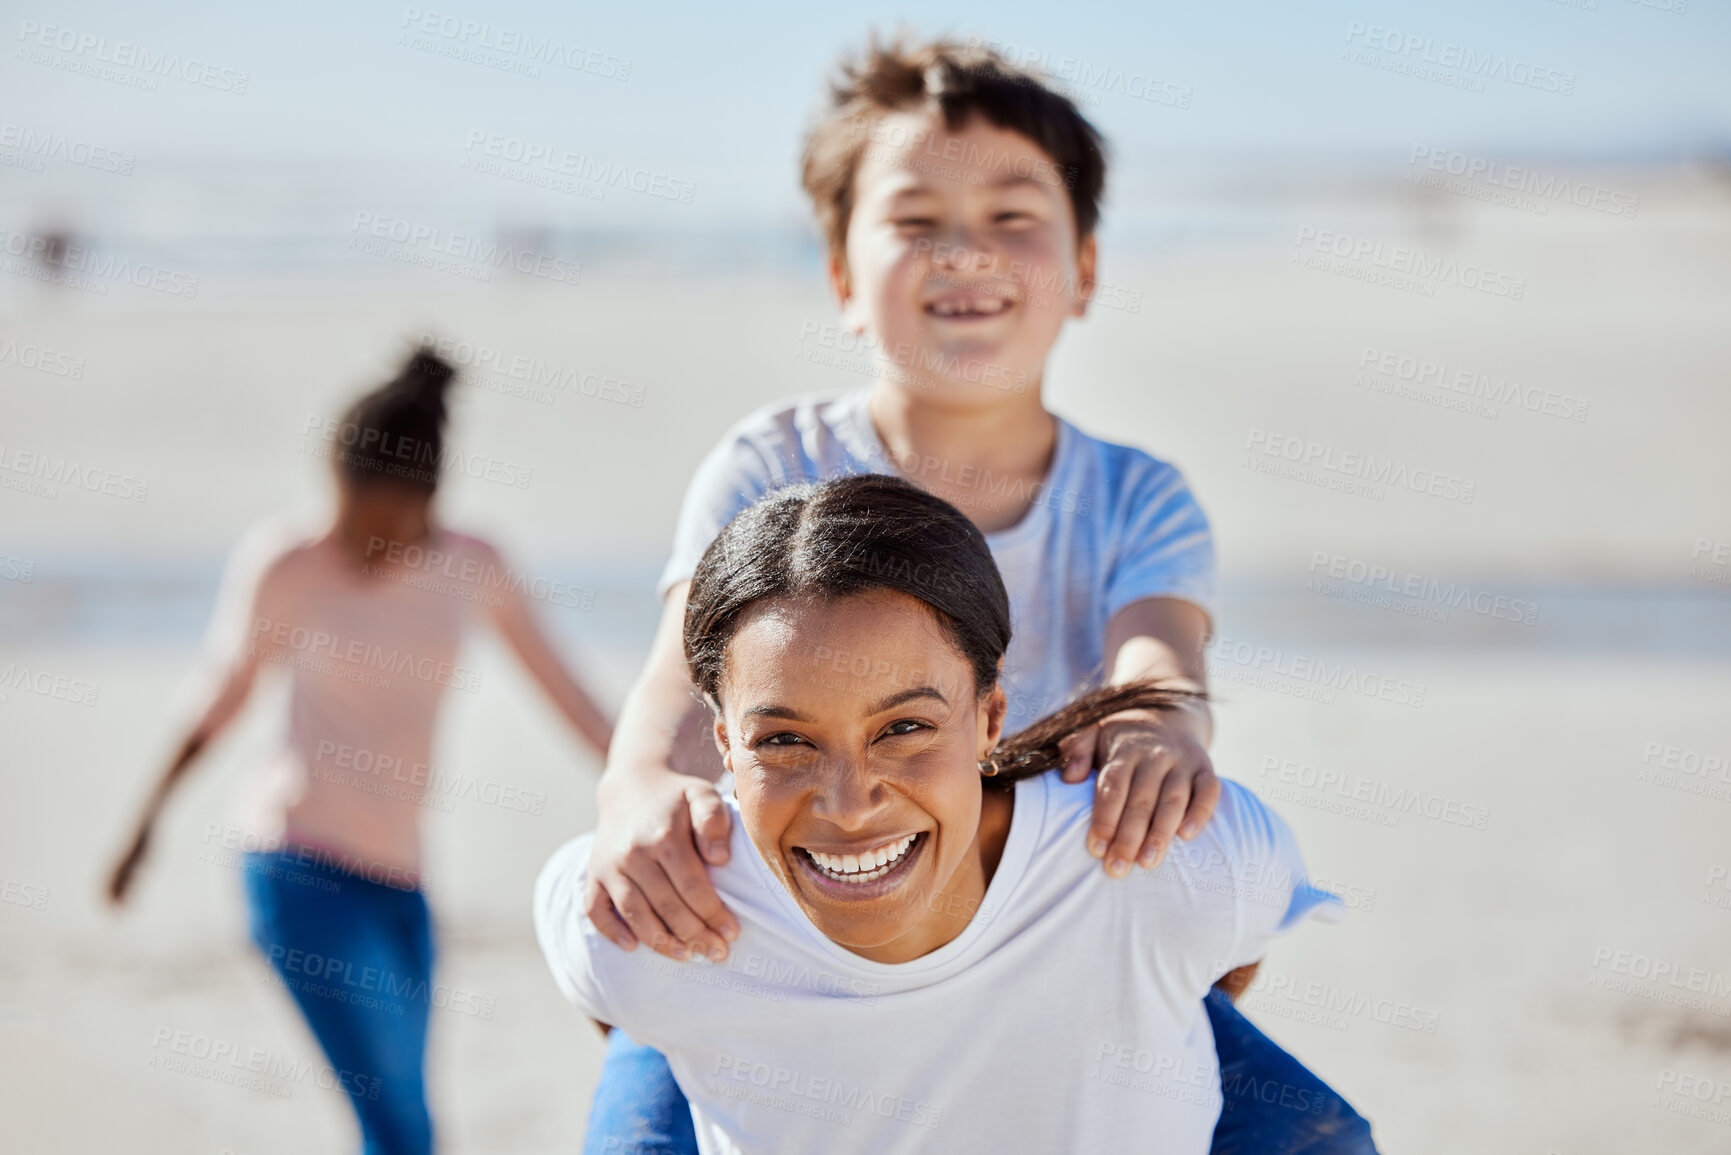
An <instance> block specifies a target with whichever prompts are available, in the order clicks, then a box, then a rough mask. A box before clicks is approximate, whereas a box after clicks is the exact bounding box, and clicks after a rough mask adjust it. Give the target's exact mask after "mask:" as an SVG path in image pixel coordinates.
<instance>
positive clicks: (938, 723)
mask: <svg viewBox="0 0 1731 1155" xmlns="http://www.w3.org/2000/svg"><path fill="white" fill-rule="evenodd" d="M721 704H722V713H721V717H719V718H718V719H717V720H716V742H717V745H718V746H720V748H721V751H722V755H723V757H724V759H725V760H726V761H727V764H728V767H729V768H730V769H731V770H732V771H733V775H734V782H735V790H736V792H737V794H738V797H739V808H740V815H741V817H742V818H743V820H744V823H745V830H746V833H747V835H748V836H749V837H750V838H751V840H752V842H753V843H754V844H755V845H756V847H757V849H758V852H759V853H760V854H761V855H762V856H763V858H764V861H766V862H767V863H769V865H770V868H771V869H772V870H774V871H775V873H776V874H777V875H779V876H780V878H781V880H782V883H783V884H784V885H785V886H786V887H787V889H788V891H789V892H790V893H791V894H792V895H793V897H794V900H795V901H796V902H798V903H799V905H800V907H801V908H802V909H803V910H804V911H805V913H806V916H807V917H808V918H810V919H811V921H812V924H813V925H815V926H816V927H817V928H818V929H819V930H820V931H822V932H823V933H824V934H825V935H827V936H828V937H829V938H831V939H832V940H834V941H835V942H838V943H840V944H841V945H842V946H845V947H847V948H848V949H849V950H852V951H853V952H854V953H856V954H860V955H863V956H865V957H867V958H873V959H876V960H878V961H881V962H902V961H906V960H908V959H912V958H918V957H919V956H920V955H923V954H927V953H929V952H930V951H932V950H936V949H937V948H938V947H939V946H942V945H943V944H944V943H946V942H948V941H949V940H950V939H952V938H954V937H955V936H956V935H957V934H959V933H961V930H962V928H963V927H964V926H966V925H967V922H968V918H967V917H966V916H965V915H964V916H963V917H958V911H962V912H971V910H972V909H973V906H972V904H974V903H977V902H978V900H979V898H980V897H981V896H982V895H983V893H984V881H983V873H982V870H981V866H980V860H979V859H980V855H979V851H978V849H977V845H976V844H977V842H978V838H979V829H980V813H981V793H982V790H981V781H980V770H979V762H980V759H981V758H983V757H985V755H986V753H987V752H988V751H989V750H990V749H991V748H992V747H993V746H994V745H995V744H996V743H997V740H998V735H999V731H1000V729H1001V727H1002V725H1003V717H1004V697H1003V692H1002V690H998V689H994V690H993V691H992V692H991V693H990V694H987V695H984V696H981V695H979V694H977V693H976V691H975V688H974V675H973V670H972V667H970V666H969V664H968V663H967V661H966V660H965V659H964V658H963V657H962V655H961V654H960V653H959V652H958V651H957V650H956V647H955V645H954V644H953V643H952V642H951V641H950V640H949V639H948V638H947V637H945V636H944V633H943V630H942V628H941V627H940V626H939V625H938V622H937V620H936V618H935V617H934V616H933V614H932V612H931V611H930V610H929V609H928V608H927V607H926V606H925V605H924V604H923V603H921V602H919V601H918V600H916V599H914V598H911V597H909V596H907V595H906V594H901V593H895V592H891V591H887V590H877V591H872V592H869V593H865V594H858V595H855V596H851V597H846V598H839V599H802V600H797V601H795V600H786V599H775V600H769V601H765V602H760V603H758V604H756V605H754V606H752V607H751V608H750V609H748V610H747V611H746V614H745V617H744V619H743V621H742V624H741V625H740V627H739V629H738V631H737V632H736V633H735V634H734V637H733V640H732V642H731V644H730V645H729V647H728V652H727V665H726V674H725V677H724V679H723V682H722V686H721ZM862 858H863V859H864V861H862ZM879 859H883V860H884V861H883V862H882V864H881V865H880V864H879V862H878V860H879Z"/></svg>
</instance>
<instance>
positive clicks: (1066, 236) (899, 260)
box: [830, 112, 1094, 403]
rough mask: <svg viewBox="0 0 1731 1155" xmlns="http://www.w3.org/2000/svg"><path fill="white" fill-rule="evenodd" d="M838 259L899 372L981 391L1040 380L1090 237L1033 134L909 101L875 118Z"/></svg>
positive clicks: (1087, 281)
mask: <svg viewBox="0 0 1731 1155" xmlns="http://www.w3.org/2000/svg"><path fill="white" fill-rule="evenodd" d="M830 273H831V280H832V282H833V284H834V285H835V289H836V292H837V295H838V297H839V298H840V300H841V303H842V309H843V314H844V318H845V320H846V321H847V322H848V323H849V324H850V325H851V326H852V327H853V328H854V329H856V330H858V331H861V332H864V333H867V334H869V335H870V336H872V337H874V338H876V339H877V341H879V342H880V344H881V346H882V352H881V354H880V355H881V356H884V357H886V358H887V360H888V362H889V365H888V366H886V368H888V369H890V372H891V378H890V379H892V380H898V379H899V380H902V381H910V382H911V383H912V384H913V385H914V387H915V388H919V389H921V390H922V391H929V392H936V393H938V394H939V395H940V399H942V400H946V401H949V402H952V403H955V402H961V401H977V400H979V399H982V398H983V397H986V396H990V395H991V393H990V391H997V392H999V393H1004V392H1009V393H1031V392H1033V391H1034V389H1035V388H1037V387H1038V385H1039V383H1040V380H1041V373H1042V370H1043V369H1044V366H1045V363H1046V357H1047V355H1048V354H1049V353H1050V352H1051V349H1052V345H1053V344H1054V343H1055V342H1056V341H1057V339H1058V331H1059V329H1060V328H1062V326H1063V323H1064V319H1065V318H1066V317H1070V316H1078V317H1079V316H1081V315H1082V312H1083V310H1084V309H1085V308H1086V301H1087V296H1088V294H1089V293H1091V292H1092V290H1093V277H1094V242H1093V238H1091V237H1090V238H1086V239H1079V238H1078V237H1077V235H1076V218H1075V213H1074V210H1073V209H1072V207H1071V203H1070V194H1069V190H1068V189H1067V188H1066V186H1065V184H1064V180H1063V177H1062V174H1060V173H1059V172H1058V170H1057V167H1056V165H1055V164H1054V162H1053V160H1052V158H1051V157H1050V156H1048V155H1047V154H1046V153H1045V151H1044V150H1042V149H1041V148H1040V147H1039V146H1038V145H1036V144H1035V143H1034V142H1033V141H1031V140H1029V139H1028V138H1027V137H1025V136H1022V135H1021V134H1019V133H1016V132H1012V131H1010V130H1008V129H1003V128H998V127H997V126H995V125H993V124H991V123H990V122H989V121H987V120H986V119H985V118H983V117H980V116H973V117H970V118H969V119H968V121H967V122H966V123H965V124H964V125H963V126H962V128H961V129H960V130H959V131H957V132H953V133H952V132H951V131H950V130H949V129H948V128H946V127H945V125H944V121H943V117H942V116H941V115H940V114H937V113H918V112H904V113H896V114H894V115H891V116H888V117H885V118H884V119H883V120H882V121H880V122H878V124H877V127H876V129H875V130H874V132H873V144H872V145H871V146H870V147H869V148H868V149H867V151H866V155H865V157H864V158H863V159H862V161H861V163H860V166H859V170H858V172H857V173H856V174H855V176H854V208H853V212H852V215H851V217H850V218H849V221H848V229H847V245H846V261H845V263H844V262H839V261H837V262H832V265H831V270H830ZM982 390H985V391H987V392H985V393H983V392H982Z"/></svg>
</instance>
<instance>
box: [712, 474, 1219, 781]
mask: <svg viewBox="0 0 1731 1155" xmlns="http://www.w3.org/2000/svg"><path fill="white" fill-rule="evenodd" d="M873 590H894V591H896V592H898V593H904V594H907V595H908V596H910V597H914V598H917V599H919V600H920V601H921V602H924V603H925V604H926V606H927V607H929V608H930V609H931V611H932V613H933V614H934V615H935V616H936V617H937V620H938V623H939V624H940V626H942V628H943V630H944V633H945V634H946V635H947V636H948V637H949V639H950V641H951V642H952V643H954V645H955V647H956V649H957V651H958V652H960V653H961V655H962V656H963V657H964V658H966V659H967V660H968V664H969V665H970V666H971V667H972V669H973V674H974V685H975V689H976V691H977V692H978V693H980V694H984V693H986V692H987V691H988V690H990V689H991V688H992V687H993V686H995V685H996V684H997V681H998V661H999V659H1000V658H1002V657H1003V656H1004V651H1005V650H1006V649H1008V648H1009V644H1010V599H1009V595H1008V594H1007V593H1005V591H1004V582H1003V578H1001V577H1000V576H999V574H998V567H997V564H996V563H995V562H994V561H993V560H992V553H991V550H990V549H989V548H988V547H987V545H986V539H985V537H984V536H983V535H982V534H981V533H980V531H979V529H978V528H977V527H976V526H975V525H974V523H973V522H971V521H969V520H968V519H967V517H966V516H965V515H964V514H963V513H962V512H961V510H959V509H957V508H956V507H955V506H953V505H951V504H950V503H949V502H947V501H945V500H943V499H942V498H940V497H935V496H933V495H932V494H930V493H927V492H926V491H925V490H923V489H919V488H918V487H916V486H914V485H911V484H909V483H908V482H906V481H904V480H902V479H901V478H899V477H886V476H883V475H880V474H858V475H855V476H851V477H843V478H838V479H836V480H833V481H825V482H821V483H817V484H806V485H795V486H789V487H787V488H786V489H779V490H776V491H775V492H773V493H770V494H767V495H766V496H764V497H763V498H762V499H761V500H759V501H758V502H757V504H755V505H753V506H751V507H750V508H749V509H746V510H744V511H743V512H741V513H740V514H739V515H738V516H737V517H735V518H734V519H733V520H732V521H730V522H728V523H727V527H726V528H725V529H723V530H722V531H721V533H720V534H719V535H718V536H717V537H716V539H715V540H714V541H713V542H711V543H710V546H709V549H708V550H706V551H705V552H704V554H703V560H702V561H700V562H698V564H697V572H696V573H694V574H693V575H692V578H691V588H690V591H689V593H688V594H687V595H686V603H685V661H686V664H687V666H688V667H689V669H690V672H691V680H692V681H693V682H694V683H695V684H696V686H697V688H698V689H699V690H701V691H702V692H703V693H704V694H705V695H706V696H707V697H709V698H710V699H711V700H714V701H719V700H720V690H721V682H722V674H723V672H724V667H725V663H726V659H727V647H728V644H729V643H730V642H732V640H733V635H734V633H735V631H736V630H737V629H738V628H739V619H740V617H741V616H742V615H743V614H744V612H745V611H746V609H747V608H749V607H750V606H752V605H753V604H755V603H757V602H759V601H762V600H764V599H766V598H782V597H804V596H816V597H822V598H841V597H848V596H850V595H853V594H862V593H867V592H870V591H873ZM1198 697H1201V695H1199V694H1197V693H1195V692H1193V691H1189V690H1178V689H1168V688H1164V687H1161V686H1158V685H1155V684H1153V683H1145V682H1144V683H1132V684H1128V685H1122V686H1110V687H1106V688H1104V689H1099V690H1095V691H1093V692H1092V693H1089V694H1085V695H1083V696H1082V697H1080V698H1078V699H1077V700H1076V701H1073V702H1071V703H1070V704H1069V705H1067V706H1065V707H1063V708H1062V709H1060V710H1058V711H1057V712H1056V713H1054V714H1052V715H1050V716H1049V717H1047V718H1044V719H1042V720H1040V721H1039V722H1036V723H1034V724H1033V725H1032V726H1029V727H1028V728H1027V729H1025V730H1023V731H1022V732H1021V733H1019V734H1016V735H1015V736H1013V737H1009V738H1006V739H1004V740H1003V741H1002V742H1000V743H998V746H997V748H996V749H994V750H993V751H992V754H991V757H990V758H989V759H988V761H987V763H986V764H984V765H982V767H981V770H982V772H983V773H986V774H989V775H992V776H993V778H994V780H996V781H1001V782H1009V781H1013V780H1015V779H1017V778H1026V777H1028V776H1030V775H1033V774H1038V773H1041V772H1042V771H1045V770H1050V769H1052V768H1054V767H1056V766H1059V765H1061V764H1062V763H1063V761H1064V758H1063V754H1062V752H1061V751H1060V750H1059V747H1058V744H1059V742H1060V741H1062V740H1063V739H1064V738H1065V737H1067V736H1069V735H1070V734H1073V733H1075V732H1076V731H1077V730H1080V729H1082V728H1083V727H1085V726H1089V725H1092V724H1093V723H1095V722H1097V721H1099V720H1100V719H1102V718H1104V717H1106V716H1107V715H1108V714H1115V713H1117V712H1118V711H1120V710H1132V709H1165V708H1168V707H1171V706H1175V705H1177V704H1178V703H1180V702H1182V701H1185V700H1188V699H1193V698H1198Z"/></svg>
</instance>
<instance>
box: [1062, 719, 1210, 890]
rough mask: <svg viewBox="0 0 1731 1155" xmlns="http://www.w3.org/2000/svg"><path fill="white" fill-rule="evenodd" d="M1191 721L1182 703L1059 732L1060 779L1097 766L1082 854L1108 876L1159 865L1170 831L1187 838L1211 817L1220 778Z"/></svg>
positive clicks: (1074, 777) (1070, 779)
mask: <svg viewBox="0 0 1731 1155" xmlns="http://www.w3.org/2000/svg"><path fill="white" fill-rule="evenodd" d="M1191 725H1192V723H1191V721H1190V715H1189V714H1188V713H1186V712H1185V711H1183V710H1168V711H1164V712H1162V711H1154V710H1127V711H1125V712H1124V713H1122V714H1114V715H1112V716H1111V717H1110V718H1107V719H1106V720H1105V721H1103V722H1099V723H1097V724H1095V725H1093V726H1090V727H1088V728H1087V729H1086V730H1081V731H1078V732H1077V733H1075V734H1073V735H1071V736H1070V737H1069V738H1067V739H1065V741H1064V743H1063V749H1064V753H1065V755H1066V762H1065V765H1064V769H1063V771H1062V774H1063V778H1064V781H1066V782H1081V781H1082V780H1084V779H1085V778H1087V777H1088V774H1089V772H1090V771H1092V770H1094V769H1095V768H1096V767H1098V768H1099V771H1100V780H1099V782H1098V783H1096V785H1095V793H1094V822H1093V825H1092V826H1091V827H1090V828H1089V830H1088V853H1089V854H1092V855H1093V856H1094V857H1095V858H1104V859H1105V860H1106V873H1107V874H1110V875H1111V876H1112V877H1113V878H1123V877H1124V876H1125V875H1126V874H1129V873H1130V864H1131V863H1132V862H1135V863H1136V864H1138V865H1140V866H1145V867H1148V868H1150V869H1152V868H1153V867H1156V866H1158V865H1160V860H1161V859H1163V858H1165V857H1166V851H1167V848H1168V847H1170V846H1171V844H1172V835H1173V834H1174V833H1176V834H1177V835H1178V837H1180V838H1182V839H1184V840H1186V841H1189V840H1190V839H1191V838H1194V837H1195V836H1196V832H1197V831H1198V830H1201V829H1202V827H1203V826H1204V825H1205V824H1206V823H1207V822H1208V820H1209V818H1211V817H1213V815H1214V807H1215V805H1216V804H1217V803H1219V801H1220V779H1218V778H1216V777H1215V776H1214V767H1213V764H1212V763H1210V762H1209V760H1208V751H1207V750H1206V749H1204V748H1203V745H1202V743H1201V742H1199V741H1197V740H1196V738H1195V737H1194V735H1193V734H1192V733H1191V729H1190V727H1191Z"/></svg>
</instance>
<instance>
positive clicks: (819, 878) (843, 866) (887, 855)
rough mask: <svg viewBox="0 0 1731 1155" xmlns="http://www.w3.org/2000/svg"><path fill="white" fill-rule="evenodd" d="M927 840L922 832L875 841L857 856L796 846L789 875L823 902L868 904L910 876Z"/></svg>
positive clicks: (791, 855)
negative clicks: (812, 889)
mask: <svg viewBox="0 0 1731 1155" xmlns="http://www.w3.org/2000/svg"><path fill="white" fill-rule="evenodd" d="M927 841H928V839H927V837H926V833H925V832H924V831H920V832H919V833H917V834H907V835H903V836H902V837H900V838H896V839H891V840H890V841H888V842H881V841H880V842H878V843H877V844H876V845H873V846H872V847H871V848H870V849H868V850H866V851H864V852H860V853H829V852H826V851H822V850H817V849H813V848H809V847H804V846H796V847H794V848H793V853H792V854H790V855H789V856H788V857H790V858H791V859H792V860H793V867H794V869H793V871H792V873H793V875H794V876H795V877H796V878H799V879H800V880H801V883H802V885H804V884H809V885H810V886H812V887H813V888H814V889H816V890H817V892H818V893H819V894H820V895H822V896H823V897H824V898H826V899H830V900H832V901H841V902H869V901H872V900H874V899H878V898H882V897H884V896H885V895H887V894H889V893H891V892H892V891H894V890H896V889H898V888H899V887H900V886H901V885H902V884H903V883H904V882H906V881H907V880H908V878H909V876H910V875H912V874H913V872H914V870H915V868H916V865H917V863H918V862H919V860H920V854H921V851H923V850H924V849H925V846H926V843H927Z"/></svg>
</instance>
